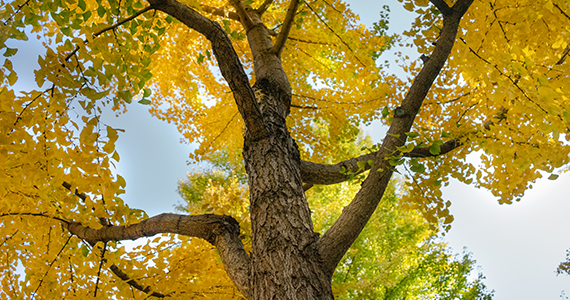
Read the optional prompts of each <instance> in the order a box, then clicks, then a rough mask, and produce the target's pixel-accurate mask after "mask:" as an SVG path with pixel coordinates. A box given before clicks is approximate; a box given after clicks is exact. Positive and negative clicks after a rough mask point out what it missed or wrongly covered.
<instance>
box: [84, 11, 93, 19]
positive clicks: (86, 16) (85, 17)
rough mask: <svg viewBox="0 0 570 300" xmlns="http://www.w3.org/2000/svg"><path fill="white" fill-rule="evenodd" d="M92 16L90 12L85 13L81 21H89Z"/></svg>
mask: <svg viewBox="0 0 570 300" xmlns="http://www.w3.org/2000/svg"><path fill="white" fill-rule="evenodd" d="M92 14H93V13H92V12H91V11H90V10H88V11H86V12H85V13H84V14H83V20H85V21H87V20H89V18H91V15H92Z"/></svg>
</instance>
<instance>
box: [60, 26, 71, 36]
mask: <svg viewBox="0 0 570 300" xmlns="http://www.w3.org/2000/svg"><path fill="white" fill-rule="evenodd" d="M60 30H61V33H63V34H65V35H67V36H71V28H69V27H62V28H60Z"/></svg>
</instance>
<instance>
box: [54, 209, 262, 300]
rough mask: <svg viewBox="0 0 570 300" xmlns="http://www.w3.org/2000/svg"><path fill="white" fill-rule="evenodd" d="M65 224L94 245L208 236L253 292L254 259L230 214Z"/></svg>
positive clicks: (232, 273) (229, 268)
mask: <svg viewBox="0 0 570 300" xmlns="http://www.w3.org/2000/svg"><path fill="white" fill-rule="evenodd" d="M64 226H65V227H66V228H67V229H68V230H69V232H71V233H72V234H74V235H76V236H78V237H79V238H82V239H84V240H86V241H87V242H88V243H90V244H94V243H97V242H99V241H101V242H107V241H121V240H134V239H138V238H141V237H149V236H153V235H155V234H159V233H174V234H181V235H185V236H189V237H197V238H201V239H204V240H206V241H208V242H209V243H211V244H212V245H214V246H215V247H216V248H217V250H218V253H219V254H220V258H221V259H222V263H223V264H224V267H225V269H226V272H227V274H228V276H229V277H230V278H231V279H232V281H233V282H234V283H235V284H236V286H237V287H238V289H239V290H240V292H242V293H243V294H244V295H245V296H246V297H249V296H250V295H251V287H250V284H249V277H250V258H249V256H248V255H247V253H246V252H245V249H244V248H243V244H242V242H241V240H240V239H239V224H238V222H237V221H236V220H235V219H234V218H232V217H230V216H219V215H196V216H188V215H177V214H161V215H158V216H154V217H152V218H149V219H146V220H143V221H141V222H140V223H137V224H133V225H127V226H104V227H102V228H101V229H93V228H89V227H85V226H83V225H81V224H80V223H75V222H72V223H67V224H64Z"/></svg>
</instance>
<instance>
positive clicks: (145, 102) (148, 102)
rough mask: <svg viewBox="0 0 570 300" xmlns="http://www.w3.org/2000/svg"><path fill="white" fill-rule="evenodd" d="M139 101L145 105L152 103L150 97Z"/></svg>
mask: <svg viewBox="0 0 570 300" xmlns="http://www.w3.org/2000/svg"><path fill="white" fill-rule="evenodd" d="M139 103H140V104H143V105H149V104H150V103H151V101H150V100H148V99H142V100H139Z"/></svg>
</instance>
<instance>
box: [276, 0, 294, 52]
mask: <svg viewBox="0 0 570 300" xmlns="http://www.w3.org/2000/svg"><path fill="white" fill-rule="evenodd" d="M298 7H299V0H291V3H289V9H288V10H287V16H285V21H283V26H282V27H281V32H279V36H278V37H277V40H276V41H275V45H273V48H272V49H271V51H272V52H273V53H275V54H277V56H279V57H281V52H283V48H284V47H285V41H287V37H288V36H289V32H290V31H291V26H292V25H293V20H294V19H295V13H296V12H297V8H298Z"/></svg>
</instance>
